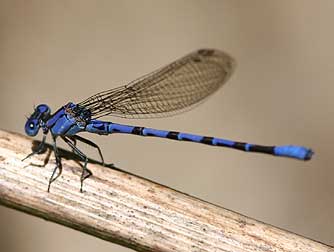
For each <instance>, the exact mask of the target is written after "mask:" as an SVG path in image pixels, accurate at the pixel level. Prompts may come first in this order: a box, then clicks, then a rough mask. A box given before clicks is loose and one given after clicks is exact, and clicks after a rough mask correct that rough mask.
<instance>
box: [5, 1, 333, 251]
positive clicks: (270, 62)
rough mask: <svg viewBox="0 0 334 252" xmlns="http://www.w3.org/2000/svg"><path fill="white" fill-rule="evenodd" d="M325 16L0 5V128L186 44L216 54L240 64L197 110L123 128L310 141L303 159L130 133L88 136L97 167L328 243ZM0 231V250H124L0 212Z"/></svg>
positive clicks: (287, 7)
mask: <svg viewBox="0 0 334 252" xmlns="http://www.w3.org/2000/svg"><path fill="white" fill-rule="evenodd" d="M333 10H334V1H331V0H328V1H325V0H323V1H307V0H304V1H301V0H300V1H291V0H285V1H282V0H280V1H267V0H263V1H260V0H259V1H246V0H245V1H241V0H240V1H234V0H233V1H232V0H231V1H176V0H175V1H11V0H8V1H4V0H1V2H0V86H1V89H0V90H1V92H0V115H1V120H0V127H1V128H2V129H7V130H11V131H16V132H21V133H24V131H23V125H24V123H25V117H24V116H25V115H29V114H30V113H31V112H32V108H33V105H37V104H39V103H44V102H46V103H48V104H49V105H50V106H51V107H52V108H53V110H56V109H57V108H58V107H59V106H61V105H64V104H65V103H67V102H68V101H73V102H79V101H81V100H82V99H84V98H86V97H88V96H90V95H92V94H94V93H96V92H99V91H103V90H106V89H109V88H113V87H116V86H118V85H121V84H125V83H126V82H128V81H131V80H132V79H134V78H136V77H139V76H141V75H143V74H146V73H148V72H150V71H152V70H155V69H156V68H158V67H160V66H163V65H165V64H167V63H169V62H170V61H172V60H174V59H176V58H178V57H180V56H183V55H184V54H186V53H188V52H190V51H192V50H194V49H197V48H200V47H213V48H218V49H221V50H225V51H227V52H228V53H230V54H231V55H233V56H234V57H235V58H236V59H237V61H238V69H237V71H236V73H235V74H234V76H233V77H232V78H231V80H230V81H229V83H228V85H226V86H225V87H224V88H223V90H221V91H220V92H218V93H217V94H216V95H214V96H213V97H212V98H211V99H210V100H209V101H208V102H206V103H204V104H203V105H201V106H200V107H198V108H196V109H195V110H192V111H190V112H188V113H186V114H182V115H179V116H176V117H172V118H165V119H156V120H141V121H139V120H127V122H128V123H129V124H130V123H132V124H137V125H144V126H150V127H156V128H162V129H170V130H180V131H181V130H182V131H186V132H191V133H199V134H204V135H212V136H217V137H225V138H230V139H233V140H242V141H249V142H253V143H259V144H288V143H293V144H301V145H306V146H311V147H312V148H314V150H315V151H316V156H315V157H314V159H313V160H312V161H310V162H301V161H294V160H291V159H284V158H275V157H271V156H265V155H259V154H247V153H242V152H238V151H233V150H227V149H224V148H213V147H209V146H205V145H198V144H191V143H180V142H175V141H168V140H164V139H153V138H140V137H136V136H126V135H114V136H108V137H100V136H90V138H91V139H93V140H94V141H96V142H97V143H98V144H99V145H100V146H101V148H102V150H103V152H104V155H105V158H106V160H107V161H109V162H114V163H115V164H116V165H117V166H119V167H121V168H123V169H126V170H128V171H130V172H132V173H135V174H138V175H140V176H144V177H147V178H149V179H152V180H154V181H157V182H159V183H162V184H165V185H168V186H170V187H172V188H175V189H178V190H181V191H184V192H186V193H188V194H191V195H194V196H197V197H200V198H202V199H204V200H206V201H209V202H212V203H215V204H218V205H221V206H224V207H226V208H229V209H232V210H234V211H237V212H240V213H242V214H245V215H248V216H251V217H253V218H256V219H258V220H261V221H264V222H267V223H270V224H272V225H275V226H279V227H281V228H284V229H287V230H290V231H292V232H295V233H298V234H301V235H304V236H307V237H310V238H313V239H316V240H319V241H322V242H325V243H327V244H332V245H333V244H334V201H333V194H334V182H333V179H334V167H333V156H334V155H333V143H334V141H333V140H334V137H333V128H334V127H333V126H334V119H333V105H334V101H333V91H334V87H333V86H334V85H333V79H334V78H333V72H334V71H333V70H334V67H333V62H334V49H333V45H334V35H333V23H334V15H333ZM109 119H110V120H114V121H118V122H124V120H118V119H117V118H109ZM38 138H40V136H39V137H38ZM84 149H85V151H86V152H87V153H88V154H89V155H90V156H92V157H97V155H96V153H95V152H94V151H93V150H91V149H89V148H84ZM78 183H79V178H78ZM0 227H1V228H0V244H1V250H2V251H7V252H12V251H15V252H19V251H24V252H30V251H64V252H65V251H99V252H102V251H128V249H125V248H121V247H119V246H117V245H113V244H109V243H107V242H105V241H102V240H98V239H96V238H93V237H91V236H88V235H85V234H81V233H79V232H77V231H73V230H69V229H67V228H64V227H62V226H59V225H56V224H53V223H48V222H45V221H44V220H41V219H37V218H34V217H31V216H28V215H25V214H23V213H19V212H16V211H14V210H10V209H6V208H4V207H0Z"/></svg>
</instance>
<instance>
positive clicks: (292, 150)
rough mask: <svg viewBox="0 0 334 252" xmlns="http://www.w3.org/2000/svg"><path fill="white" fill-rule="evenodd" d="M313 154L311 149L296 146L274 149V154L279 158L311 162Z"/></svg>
mask: <svg viewBox="0 0 334 252" xmlns="http://www.w3.org/2000/svg"><path fill="white" fill-rule="evenodd" d="M313 153H314V152H313V151H312V150H311V149H309V148H306V147H303V146H295V145H285V146H276V147H275V149H274V154H275V155H277V156H282V157H291V158H297V159H301V160H310V159H311V158H312V155H313Z"/></svg>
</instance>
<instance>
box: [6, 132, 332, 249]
mask: <svg viewBox="0 0 334 252" xmlns="http://www.w3.org/2000/svg"><path fill="white" fill-rule="evenodd" d="M32 145H33V142H32V141H31V140H30V139H28V138H27V137H23V136H21V135H18V134H14V133H8V132H4V131H0V203H1V204H3V205H6V206H8V207H11V208H15V209H18V210H21V211H24V212H27V213H29V214H32V215H35V216H39V217H42V218H44V219H46V220H49V221H53V222H57V223H60V224H62V225H65V226H68V227H71V228H74V229H77V230H79V231H82V232H85V233H88V234H91V235H94V236H96V237H99V238H101V239H104V240H108V241H111V242H114V243H118V244H121V245H124V246H126V247H129V248H133V249H135V250H138V251H177V252H182V251H186V252H190V251H197V252H198V251H207V252H212V251H228V252H229V251H231V252H232V251H233V252H241V251H257V252H262V251H263V252H264V251H266V252H268V251H275V252H278V251H280V252H290V251H294V252H295V251H305V252H310V251H312V252H315V251H318V252H320V251H327V252H329V251H332V252H334V249H333V247H329V246H327V245H324V244H321V243H318V242H316V241H312V240H309V239H307V238H303V237H301V236H298V235H296V234H293V233H290V232H287V231H284V230H281V229H278V228H276V227H273V226H270V225H267V224H264V223H261V222H258V221H256V220H253V219H250V218H248V217H245V216H242V215H240V214H238V213H234V212H232V211H229V210H226V209H224V208H221V207H218V206H215V205H212V204H210V203H207V202H204V201H202V200H199V199H196V198H194V197H191V196H188V195H186V194H183V193H181V192H177V191H175V190H172V189H170V188H167V187H165V186H162V185H159V184H156V183H154V182H152V181H148V180H146V179H143V178H140V177H138V176H135V175H131V174H129V173H126V172H124V171H120V170H116V169H108V168H106V167H103V166H100V165H97V164H89V168H90V169H91V170H92V172H93V174H94V175H93V176H92V177H90V178H89V179H87V180H86V181H85V184H84V193H80V192H79V188H80V182H79V181H80V174H81V167H80V165H79V164H78V162H77V161H75V160H73V158H74V157H73V155H72V154H71V153H69V152H64V151H62V153H61V154H62V156H65V157H67V158H69V159H66V158H63V159H62V162H63V168H64V169H63V174H62V176H61V177H60V178H58V180H56V181H55V182H54V183H53V184H52V186H51V191H50V193H47V185H48V180H49V177H50V175H51V172H52V170H53V168H54V166H55V161H54V158H53V154H52V155H51V158H50V160H49V162H48V164H47V165H46V166H45V167H43V164H44V162H45V159H46V157H47V156H48V153H50V152H49V151H46V153H44V154H41V155H35V156H33V157H31V158H30V159H29V160H26V161H23V162H22V161H21V160H22V158H24V157H25V156H26V155H27V154H29V153H30V152H31V148H32Z"/></svg>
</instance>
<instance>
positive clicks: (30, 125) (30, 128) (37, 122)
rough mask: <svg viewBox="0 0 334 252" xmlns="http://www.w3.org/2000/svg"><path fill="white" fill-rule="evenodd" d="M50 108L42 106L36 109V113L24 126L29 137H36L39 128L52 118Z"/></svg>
mask: <svg viewBox="0 0 334 252" xmlns="http://www.w3.org/2000/svg"><path fill="white" fill-rule="evenodd" d="M50 113H51V111H50V108H49V106H48V105H46V104H40V105H38V106H37V107H36V108H35V111H34V113H33V114H32V115H31V116H30V117H29V118H28V119H27V122H26V124H25V126H24V129H25V132H26V134H27V135H29V136H36V135H37V133H38V131H39V128H40V126H41V124H42V122H44V121H45V120H47V119H48V118H49V117H50Z"/></svg>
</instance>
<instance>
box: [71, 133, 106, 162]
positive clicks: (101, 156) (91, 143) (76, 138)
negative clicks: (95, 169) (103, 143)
mask: <svg viewBox="0 0 334 252" xmlns="http://www.w3.org/2000/svg"><path fill="white" fill-rule="evenodd" d="M68 138H69V139H71V140H72V141H73V144H74V146H76V143H77V140H78V141H80V142H83V143H85V144H87V145H89V146H92V147H93V148H96V149H97V150H98V152H99V155H100V158H101V162H102V165H104V158H103V155H102V151H101V149H100V147H99V146H98V145H97V144H96V143H94V142H92V141H90V140H88V139H86V138H83V137H81V136H78V135H74V136H69V137H68Z"/></svg>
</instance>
